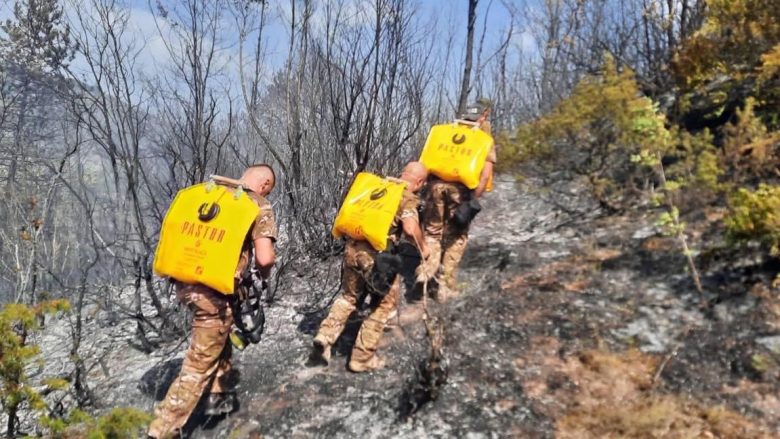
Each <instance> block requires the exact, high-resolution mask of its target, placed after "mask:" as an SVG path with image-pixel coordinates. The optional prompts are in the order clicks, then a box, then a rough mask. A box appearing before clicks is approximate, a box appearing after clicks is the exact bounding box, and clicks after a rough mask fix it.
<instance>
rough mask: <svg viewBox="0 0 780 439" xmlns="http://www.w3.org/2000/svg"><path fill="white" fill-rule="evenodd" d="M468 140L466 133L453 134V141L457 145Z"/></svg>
mask: <svg viewBox="0 0 780 439" xmlns="http://www.w3.org/2000/svg"><path fill="white" fill-rule="evenodd" d="M465 141H466V135H465V134H453V135H452V143H454V144H456V145H460V144H461V143H463V142H465Z"/></svg>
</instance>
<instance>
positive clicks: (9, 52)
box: [0, 0, 74, 72]
mask: <svg viewBox="0 0 780 439" xmlns="http://www.w3.org/2000/svg"><path fill="white" fill-rule="evenodd" d="M0 29H2V30H3V31H4V32H5V33H6V34H7V36H8V38H7V40H5V41H0V54H2V55H3V56H4V57H5V58H6V59H8V60H11V61H12V62H15V63H17V64H19V65H21V66H24V67H25V68H27V69H31V70H36V71H42V72H53V71H56V70H58V69H59V68H60V67H62V66H66V65H67V63H68V61H70V60H72V59H73V55H74V44H73V43H72V42H71V40H70V29H69V27H68V25H67V24H65V22H64V18H63V12H62V7H61V6H60V5H59V4H58V1H57V0H21V1H17V2H16V3H15V4H14V19H13V20H6V22H5V23H2V24H0Z"/></svg>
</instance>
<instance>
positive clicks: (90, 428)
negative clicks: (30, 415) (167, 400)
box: [41, 407, 152, 439]
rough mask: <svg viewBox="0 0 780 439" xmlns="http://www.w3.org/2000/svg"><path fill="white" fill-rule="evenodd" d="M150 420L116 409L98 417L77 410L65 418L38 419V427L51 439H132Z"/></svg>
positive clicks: (134, 411)
mask: <svg viewBox="0 0 780 439" xmlns="http://www.w3.org/2000/svg"><path fill="white" fill-rule="evenodd" d="M151 421H152V416H151V415H150V414H149V413H146V412H143V411H140V410H137V409H134V408H125V407H116V408H113V409H111V411H110V412H108V413H106V414H105V415H103V416H100V417H98V418H93V417H92V416H90V415H89V414H87V413H85V412H83V411H81V410H73V411H72V412H71V414H70V416H68V418H65V419H63V418H48V417H44V418H42V419H41V425H42V426H43V427H44V428H46V429H47V430H48V432H49V437H51V438H53V439H65V438H72V437H83V438H87V439H133V438H136V437H141V436H143V433H144V431H145V429H146V426H147V425H149V423H150V422H151Z"/></svg>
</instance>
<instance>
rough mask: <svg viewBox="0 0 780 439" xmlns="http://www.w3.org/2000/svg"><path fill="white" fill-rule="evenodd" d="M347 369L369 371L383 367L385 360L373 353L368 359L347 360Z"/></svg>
mask: <svg viewBox="0 0 780 439" xmlns="http://www.w3.org/2000/svg"><path fill="white" fill-rule="evenodd" d="M348 367H349V370H351V371H352V372H356V373H361V372H371V371H372V370H378V369H382V368H383V367H385V360H384V359H382V357H380V356H379V355H376V354H375V355H374V356H373V357H371V358H370V359H369V360H368V361H365V362H363V361H355V360H349V365H348Z"/></svg>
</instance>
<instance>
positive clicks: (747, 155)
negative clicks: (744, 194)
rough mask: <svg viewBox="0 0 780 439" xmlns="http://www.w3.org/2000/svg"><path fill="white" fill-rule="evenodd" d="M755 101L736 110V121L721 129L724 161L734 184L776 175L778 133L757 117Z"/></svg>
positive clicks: (779, 148) (779, 150)
mask: <svg viewBox="0 0 780 439" xmlns="http://www.w3.org/2000/svg"><path fill="white" fill-rule="evenodd" d="M754 107H755V100H754V99H752V98H750V99H748V100H747V102H746V103H745V106H744V108H742V109H737V114H736V118H737V120H736V121H735V122H733V123H729V124H727V125H726V126H725V127H724V129H723V132H724V141H723V162H724V167H726V169H727V170H728V172H729V174H730V175H729V179H730V181H732V182H733V183H735V184H745V183H755V182H758V181H761V180H762V179H764V178H766V177H770V176H773V175H776V171H777V169H778V166H780V134H778V133H776V132H770V131H769V130H768V129H767V127H766V126H765V125H764V123H763V122H762V121H761V119H759V117H758V116H756V114H755V111H754Z"/></svg>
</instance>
